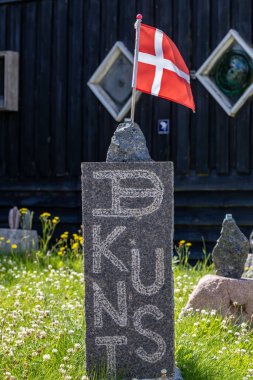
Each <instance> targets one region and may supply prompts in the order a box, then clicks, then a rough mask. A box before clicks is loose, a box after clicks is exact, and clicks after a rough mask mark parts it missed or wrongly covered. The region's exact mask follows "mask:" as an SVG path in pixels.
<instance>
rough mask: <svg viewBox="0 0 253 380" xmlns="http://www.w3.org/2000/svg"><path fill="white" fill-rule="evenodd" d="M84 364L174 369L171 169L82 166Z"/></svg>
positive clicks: (128, 370) (129, 371) (135, 372)
mask: <svg viewBox="0 0 253 380" xmlns="http://www.w3.org/2000/svg"><path fill="white" fill-rule="evenodd" d="M82 196H83V227H84V236H85V239H84V259H85V260H84V266H85V316H86V366H87V371H88V372H89V373H91V372H93V371H95V370H96V371H98V370H99V368H100V367H106V368H107V369H108V371H109V372H110V373H111V374H112V375H114V376H115V375H116V373H117V378H119V377H120V376H121V375H122V376H123V377H124V378H132V377H138V378H140V377H141V378H155V377H158V376H160V374H161V370H162V369H164V368H165V369H167V371H168V373H167V375H168V377H170V376H172V374H173V371H174V356H173V355H174V326H173V323H174V322H173V284H172V269H171V258H172V238H173V167H172V163H167V162H163V163H155V162H134V163H133V162H132V163H84V164H82Z"/></svg>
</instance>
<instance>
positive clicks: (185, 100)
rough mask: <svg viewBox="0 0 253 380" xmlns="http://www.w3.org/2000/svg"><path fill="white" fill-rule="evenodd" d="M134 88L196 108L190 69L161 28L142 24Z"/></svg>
mask: <svg viewBox="0 0 253 380" xmlns="http://www.w3.org/2000/svg"><path fill="white" fill-rule="evenodd" d="M136 89H137V90H139V91H142V92H146V93H148V94H152V95H155V96H159V97H162V98H165V99H168V100H172V101H174V102H177V103H180V104H183V105H184V106H186V107H189V108H191V109H192V110H193V111H194V112H195V104H194V100H193V96H192V92H191V87H190V75H189V70H188V68H187V66H186V64H185V62H184V60H183V58H182V56H181V54H180V53H179V51H178V48H177V47H176V45H175V44H174V43H173V42H172V41H171V39H170V38H169V37H168V36H166V34H165V33H163V32H162V31H161V30H159V29H156V28H153V27H151V26H148V25H145V24H141V27H140V42H139V51H138V68H137V81H136Z"/></svg>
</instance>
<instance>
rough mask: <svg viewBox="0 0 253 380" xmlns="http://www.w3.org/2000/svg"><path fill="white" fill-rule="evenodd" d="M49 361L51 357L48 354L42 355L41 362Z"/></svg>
mask: <svg viewBox="0 0 253 380" xmlns="http://www.w3.org/2000/svg"><path fill="white" fill-rule="evenodd" d="M50 359H51V356H50V355H49V354H45V355H43V360H44V361H46V360H50Z"/></svg>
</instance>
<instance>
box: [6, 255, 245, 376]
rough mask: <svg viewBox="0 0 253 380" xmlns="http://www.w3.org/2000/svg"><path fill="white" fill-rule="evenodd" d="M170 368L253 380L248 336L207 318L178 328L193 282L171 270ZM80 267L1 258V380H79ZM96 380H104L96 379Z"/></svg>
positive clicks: (189, 274) (194, 273) (190, 319)
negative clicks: (173, 340) (172, 325)
mask: <svg viewBox="0 0 253 380" xmlns="http://www.w3.org/2000/svg"><path fill="white" fill-rule="evenodd" d="M174 272H175V320H176V362H177V365H178V366H179V367H180V368H181V370H182V372H183V375H184V379H185V380H246V379H253V333H252V330H251V329H250V328H249V326H247V325H245V324H242V325H235V324H234V325H233V324H232V322H231V320H229V319H227V320H222V319H221V317H220V316H218V315H215V314H214V313H207V312H205V311H200V312H199V313H197V314H195V315H188V316H186V317H184V318H183V319H181V320H178V315H179V313H180V311H181V310H182V308H183V307H184V305H185V304H186V302H187V299H188V296H189V294H190V293H191V291H192V289H193V288H194V286H195V285H196V283H197V282H198V280H199V278H200V277H202V276H203V275H204V274H205V273H207V272H210V270H207V269H202V270H194V269H187V268H184V267H182V266H180V267H176V268H175V270H174ZM83 297H84V286H83V273H82V261H81V259H75V260H74V261H67V260H66V259H64V260H63V259H61V258H57V257H50V258H48V259H47V260H45V261H43V262H38V261H35V262H33V261H31V259H30V260H26V259H22V260H21V259H19V260H18V259H16V258H15V257H14V258H6V257H1V258H0V341H1V344H0V379H6V380H7V379H8V380H11V379H12V380H13V379H16V380H23V379H27V380H30V379H31V380H32V379H33V380H45V379H52V380H61V379H62V380H63V379H64V380H66V379H76V380H81V379H82V378H83V377H84V376H85V368H84V362H85V349H84V333H85V324H84V317H83ZM97 378H98V379H99V380H101V379H102V378H103V376H101V375H100V376H98V377H97Z"/></svg>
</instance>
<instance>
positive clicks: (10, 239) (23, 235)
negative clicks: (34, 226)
mask: <svg viewBox="0 0 253 380" xmlns="http://www.w3.org/2000/svg"><path fill="white" fill-rule="evenodd" d="M13 244H15V245H16V246H17V248H16V249H15V252H29V251H32V250H35V249H38V245H39V243H38V233H37V231H35V230H21V229H20V230H18V229H17V230H15V229H10V228H1V229H0V252H1V253H10V252H11V251H12V248H11V246H12V245H13Z"/></svg>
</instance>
